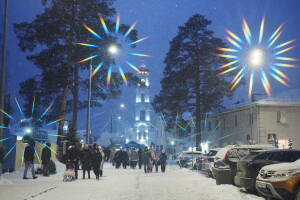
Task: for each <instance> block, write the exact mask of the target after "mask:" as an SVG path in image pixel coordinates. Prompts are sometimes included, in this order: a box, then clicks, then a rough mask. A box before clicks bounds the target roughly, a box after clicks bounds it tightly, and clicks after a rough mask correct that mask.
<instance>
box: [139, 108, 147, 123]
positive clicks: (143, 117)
mask: <svg viewBox="0 0 300 200" xmlns="http://www.w3.org/2000/svg"><path fill="white" fill-rule="evenodd" d="M145 119H146V112H145V111H144V110H141V112H140V120H141V121H145Z"/></svg>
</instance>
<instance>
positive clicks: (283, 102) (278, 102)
mask: <svg viewBox="0 0 300 200" xmlns="http://www.w3.org/2000/svg"><path fill="white" fill-rule="evenodd" d="M253 105H259V106H300V99H299V100H297V99H293V100H291V99H275V98H274V99H273V98H269V99H262V100H259V101H255V102H253V103H250V104H243V105H238V106H236V107H232V108H229V109H227V110H224V111H222V112H220V113H211V114H210V115H212V116H214V115H219V114H225V113H230V112H234V111H236V110H242V109H246V108H249V107H250V106H253Z"/></svg>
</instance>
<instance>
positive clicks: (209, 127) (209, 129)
mask: <svg viewBox="0 0 300 200" xmlns="http://www.w3.org/2000/svg"><path fill="white" fill-rule="evenodd" d="M208 131H211V121H209V122H208Z"/></svg>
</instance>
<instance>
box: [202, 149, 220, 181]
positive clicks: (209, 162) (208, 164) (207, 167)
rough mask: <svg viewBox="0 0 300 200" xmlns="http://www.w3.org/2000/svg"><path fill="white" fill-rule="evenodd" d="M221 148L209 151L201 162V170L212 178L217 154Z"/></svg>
mask: <svg viewBox="0 0 300 200" xmlns="http://www.w3.org/2000/svg"><path fill="white" fill-rule="evenodd" d="M219 150H220V148H217V149H211V150H209V152H208V154H205V155H204V156H203V157H202V160H201V161H199V163H201V170H202V171H203V172H204V173H206V174H207V175H208V176H209V177H212V176H213V175H212V166H213V163H214V161H215V157H216V154H217V153H218V151H219Z"/></svg>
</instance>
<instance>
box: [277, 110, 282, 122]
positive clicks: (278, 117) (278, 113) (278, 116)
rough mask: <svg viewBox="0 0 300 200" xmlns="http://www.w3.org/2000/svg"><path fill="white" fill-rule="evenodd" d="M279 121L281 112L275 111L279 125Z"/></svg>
mask: <svg viewBox="0 0 300 200" xmlns="http://www.w3.org/2000/svg"><path fill="white" fill-rule="evenodd" d="M280 121H281V112H280V111H277V123H280Z"/></svg>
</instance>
